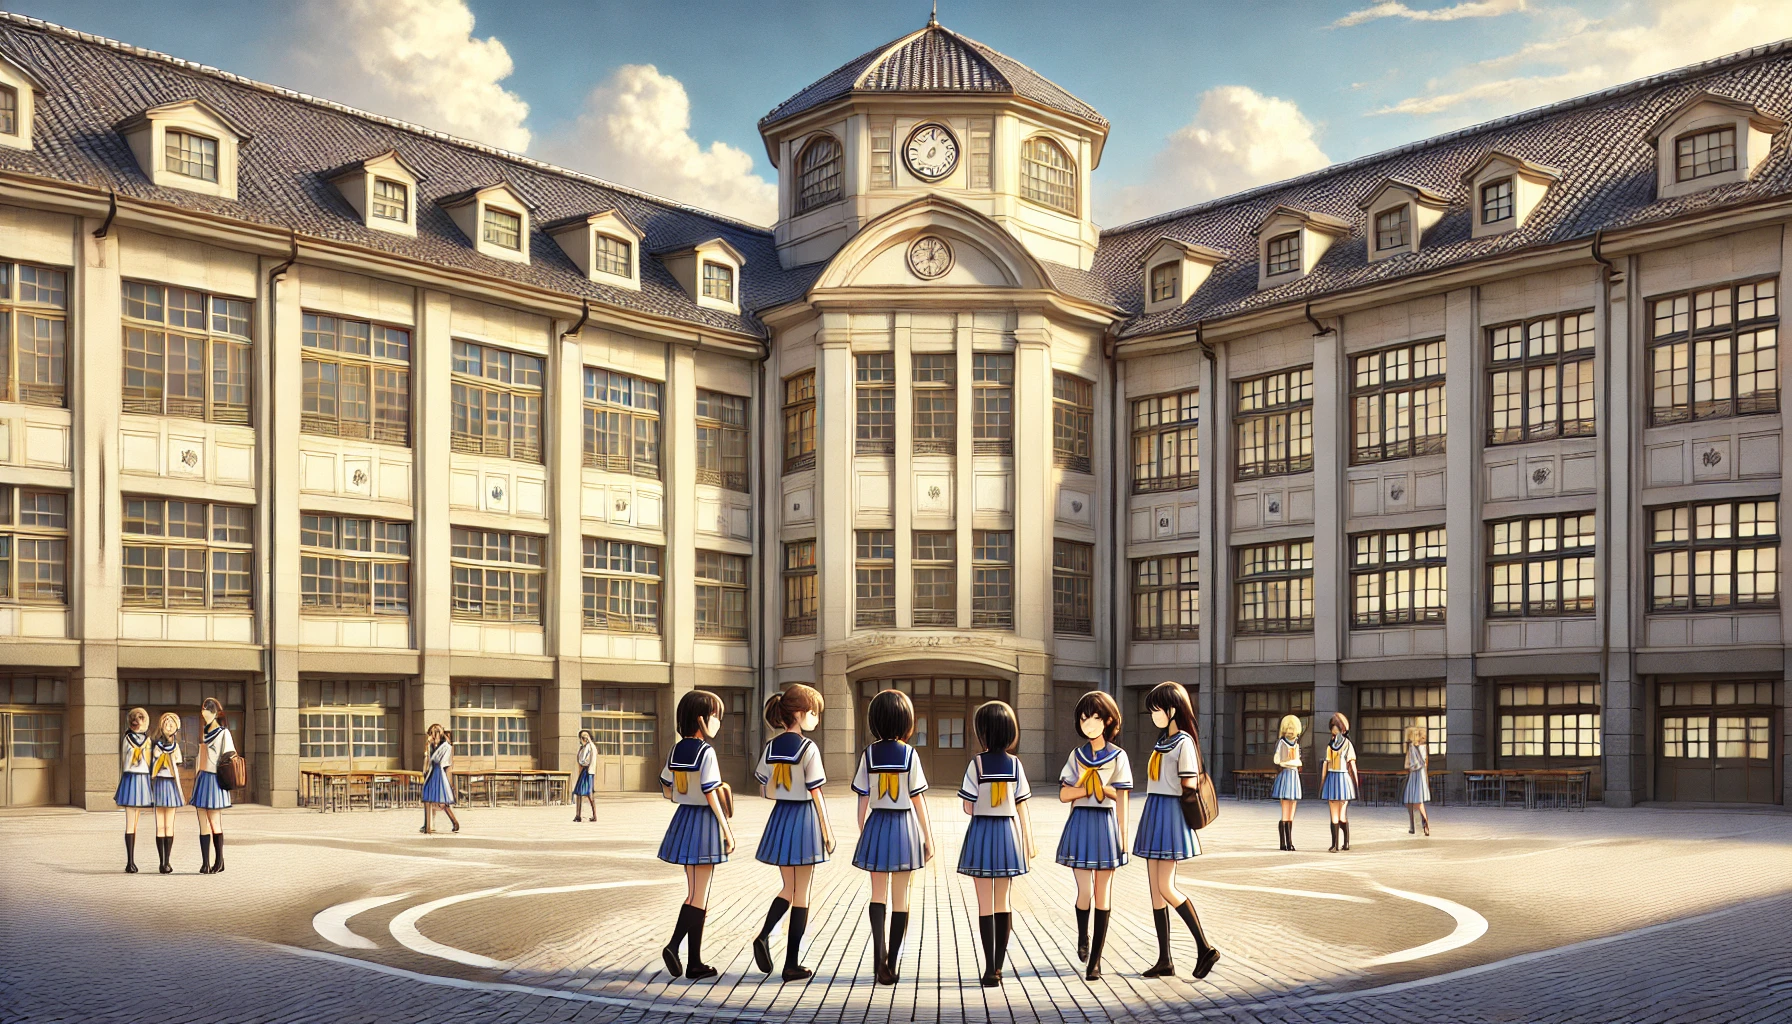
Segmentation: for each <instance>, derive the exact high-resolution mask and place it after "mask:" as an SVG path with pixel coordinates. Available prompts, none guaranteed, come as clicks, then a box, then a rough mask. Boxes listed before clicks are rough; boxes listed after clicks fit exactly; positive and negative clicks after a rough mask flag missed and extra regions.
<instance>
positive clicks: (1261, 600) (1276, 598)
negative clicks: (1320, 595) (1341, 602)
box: [1232, 537, 1314, 637]
mask: <svg viewBox="0 0 1792 1024" xmlns="http://www.w3.org/2000/svg"><path fill="white" fill-rule="evenodd" d="M1235 551H1236V552H1237V554H1236V555H1235V558H1236V564H1237V567H1238V568H1237V574H1236V576H1235V577H1234V578H1235V582H1234V584H1233V588H1234V596H1233V604H1234V605H1235V607H1236V609H1237V610H1236V612H1235V614H1234V616H1233V626H1232V634H1233V635H1234V636H1241V637H1250V636H1297V635H1305V634H1308V633H1311V632H1313V621H1314V619H1313V540H1312V538H1310V537H1309V538H1304V539H1300V540H1286V541H1276V542H1272V543H1268V544H1249V545H1244V546H1241V547H1238V548H1236V549H1235ZM1254 565H1256V566H1262V567H1261V568H1255V569H1253V566H1254ZM1253 593H1255V594H1256V595H1257V597H1255V598H1253V597H1252V595H1253ZM1252 608H1261V609H1263V610H1264V612H1263V614H1261V615H1257V616H1252V617H1247V615H1248V613H1249V610H1250V609H1252ZM1278 610H1279V611H1280V612H1281V614H1272V613H1273V612H1276V611H1278ZM1303 612H1304V614H1302V613H1303Z"/></svg>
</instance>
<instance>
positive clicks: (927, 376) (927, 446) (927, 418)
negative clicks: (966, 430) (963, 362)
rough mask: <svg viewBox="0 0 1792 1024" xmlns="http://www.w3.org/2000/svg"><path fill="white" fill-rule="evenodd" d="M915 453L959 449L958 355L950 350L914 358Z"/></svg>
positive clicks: (946, 451) (949, 453) (926, 453)
mask: <svg viewBox="0 0 1792 1024" xmlns="http://www.w3.org/2000/svg"><path fill="white" fill-rule="evenodd" d="M914 370H915V375H914V380H913V385H914V402H915V422H914V432H915V454H916V455H951V454H953V453H954V452H956V451H957V450H958V357H957V356H955V355H953V354H952V353H950V352H942V353H934V354H929V355H917V356H915V357H914Z"/></svg>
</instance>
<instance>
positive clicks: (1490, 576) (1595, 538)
mask: <svg viewBox="0 0 1792 1024" xmlns="http://www.w3.org/2000/svg"><path fill="white" fill-rule="evenodd" d="M1571 520H1572V521H1574V522H1573V524H1572V525H1573V528H1574V529H1575V530H1576V531H1577V532H1575V533H1573V534H1572V535H1570V534H1566V533H1565V532H1564V530H1565V528H1567V527H1568V526H1570V521H1571ZM1582 520H1584V522H1582ZM1533 523H1534V524H1537V525H1538V527H1539V530H1538V531H1537V532H1538V534H1539V535H1538V536H1536V537H1533V536H1532V529H1531V524H1533ZM1520 524H1522V533H1521V535H1520V536H1519V537H1518V538H1515V539H1514V538H1510V537H1509V538H1508V539H1507V540H1505V541H1504V542H1502V541H1501V539H1500V530H1501V528H1502V527H1507V528H1509V527H1513V526H1515V525H1520ZM1598 526H1599V524H1598V519H1597V516H1596V514H1595V513H1594V512H1592V511H1585V512H1564V513H1555V514H1551V515H1542V516H1514V517H1509V518H1504V519H1495V520H1489V521H1488V523H1487V526H1486V529H1487V535H1486V536H1487V559H1486V577H1487V582H1486V585H1485V599H1486V601H1487V605H1486V607H1487V617H1488V618H1489V619H1536V618H1549V619H1555V618H1585V617H1587V616H1591V615H1596V614H1598V611H1599V602H1598V598H1599V592H1598V586H1599V563H1598V558H1599V530H1598ZM1544 527H1549V528H1550V530H1546V529H1544ZM1551 530H1553V536H1550V535H1548V534H1549V533H1550V532H1551ZM1567 536H1575V537H1590V538H1591V540H1590V541H1589V542H1588V543H1585V544H1577V545H1574V546H1572V547H1570V546H1568V545H1567V544H1566V543H1565V538H1566V537H1567ZM1502 543H1504V544H1506V545H1512V544H1518V545H1520V546H1521V549H1520V550H1517V551H1505V552H1502V551H1500V550H1499V549H1500V546H1501V544H1502ZM1538 545H1541V546H1538ZM1570 561H1573V562H1575V563H1581V562H1584V563H1586V564H1585V565H1577V569H1582V570H1584V572H1579V573H1577V575H1576V576H1574V577H1573V579H1574V580H1575V581H1577V582H1579V583H1581V584H1584V587H1585V589H1588V590H1590V591H1591V593H1590V594H1586V595H1581V596H1577V597H1576V598H1574V601H1575V603H1576V604H1577V605H1579V607H1576V608H1574V609H1573V610H1569V608H1568V603H1569V602H1568V600H1567V599H1565V598H1564V597H1562V596H1561V593H1562V585H1563V584H1564V583H1566V582H1568V577H1565V576H1564V575H1563V574H1562V570H1563V569H1565V568H1567V567H1568V563H1569V562H1570ZM1551 564H1553V565H1554V566H1555V569H1554V571H1553V574H1552V573H1551V572H1550V571H1548V570H1546V569H1543V568H1539V569H1538V571H1537V573H1536V576H1535V578H1533V572H1532V567H1533V566H1538V567H1544V566H1549V565H1551ZM1513 566H1522V567H1523V571H1522V573H1521V574H1520V577H1519V579H1518V580H1517V581H1516V582H1513V581H1511V580H1505V581H1502V579H1501V573H1500V570H1501V569H1502V568H1506V567H1513ZM1502 587H1504V588H1506V589H1507V590H1508V592H1510V590H1511V588H1514V587H1516V588H1518V593H1519V595H1520V596H1519V600H1518V601H1517V603H1516V604H1514V603H1513V602H1511V601H1505V602H1500V601H1498V595H1499V593H1500V591H1501V588H1502ZM1538 587H1541V588H1543V593H1549V592H1551V591H1553V592H1555V593H1556V595H1557V596H1556V597H1555V598H1553V599H1551V598H1540V599H1538V600H1536V601H1533V600H1532V597H1531V594H1532V592H1533V589H1534V588H1538ZM1577 589H1580V588H1577Z"/></svg>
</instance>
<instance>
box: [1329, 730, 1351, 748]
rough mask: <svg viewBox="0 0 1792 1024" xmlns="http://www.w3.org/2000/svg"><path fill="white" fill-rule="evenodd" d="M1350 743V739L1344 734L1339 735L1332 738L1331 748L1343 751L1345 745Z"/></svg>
mask: <svg viewBox="0 0 1792 1024" xmlns="http://www.w3.org/2000/svg"><path fill="white" fill-rule="evenodd" d="M1349 742H1350V737H1348V736H1346V735H1344V734H1343V733H1339V734H1338V735H1336V736H1333V737H1332V742H1331V748H1332V749H1333V750H1343V749H1344V744H1346V743H1349Z"/></svg>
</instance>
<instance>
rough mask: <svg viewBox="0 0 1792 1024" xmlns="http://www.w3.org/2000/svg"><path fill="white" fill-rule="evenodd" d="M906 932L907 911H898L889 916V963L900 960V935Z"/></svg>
mask: <svg viewBox="0 0 1792 1024" xmlns="http://www.w3.org/2000/svg"><path fill="white" fill-rule="evenodd" d="M906 931H908V911H906V910H898V911H896V912H895V913H893V914H891V915H890V963H891V964H895V963H896V961H898V960H900V959H902V934H903V933H904V932H906Z"/></svg>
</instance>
